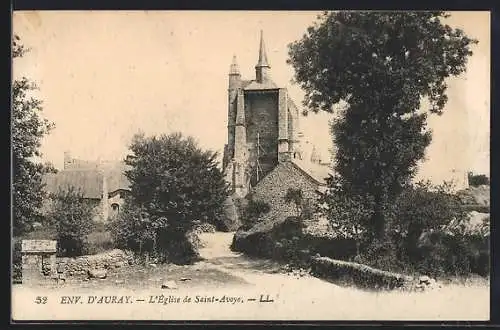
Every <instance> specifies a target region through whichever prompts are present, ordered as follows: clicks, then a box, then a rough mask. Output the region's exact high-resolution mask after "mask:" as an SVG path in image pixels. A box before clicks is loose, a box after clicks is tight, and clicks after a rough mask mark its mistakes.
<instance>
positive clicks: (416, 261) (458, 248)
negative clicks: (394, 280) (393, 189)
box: [357, 182, 489, 276]
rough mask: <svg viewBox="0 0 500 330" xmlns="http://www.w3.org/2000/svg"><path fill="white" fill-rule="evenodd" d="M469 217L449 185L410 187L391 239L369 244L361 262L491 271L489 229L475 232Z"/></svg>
mask: <svg viewBox="0 0 500 330" xmlns="http://www.w3.org/2000/svg"><path fill="white" fill-rule="evenodd" d="M468 220H469V219H468V214H467V213H466V210H465V209H464V208H463V207H462V204H461V202H460V199H459V197H458V196H457V195H456V194H454V193H453V192H452V191H451V185H450V184H448V183H444V184H442V185H439V186H432V185H431V184H430V183H429V182H419V183H416V184H414V185H411V186H407V187H406V188H405V189H404V191H403V193H402V194H401V195H400V196H398V198H397V200H396V202H395V204H394V206H393V208H392V210H391V216H390V218H389V225H388V229H387V235H386V238H387V239H386V240H385V241H384V242H377V243H376V244H372V245H370V246H369V247H368V248H367V249H366V250H365V251H362V253H361V255H359V256H358V258H357V261H359V262H363V263H367V264H369V265H371V266H374V267H378V268H381V269H390V270H395V271H404V272H417V273H424V274H428V275H431V276H443V275H467V274H469V273H471V272H474V273H478V274H480V275H486V274H487V269H489V268H488V267H489V265H488V259H489V249H488V244H489V239H488V237H487V235H486V231H478V232H470V231H469V230H468V229H467V222H468Z"/></svg>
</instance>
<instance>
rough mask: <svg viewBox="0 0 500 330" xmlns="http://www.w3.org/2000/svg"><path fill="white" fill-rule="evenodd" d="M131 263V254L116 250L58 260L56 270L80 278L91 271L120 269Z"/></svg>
mask: <svg viewBox="0 0 500 330" xmlns="http://www.w3.org/2000/svg"><path fill="white" fill-rule="evenodd" d="M130 263H132V255H131V254H129V253H126V252H124V251H122V250H118V249H115V250H111V251H108V252H105V253H100V254H95V255H87V256H81V257H76V258H57V260H56V268H57V272H58V273H63V274H66V275H68V276H78V275H86V274H87V273H88V271H90V270H101V269H113V268H120V267H125V266H128V265H129V264H130Z"/></svg>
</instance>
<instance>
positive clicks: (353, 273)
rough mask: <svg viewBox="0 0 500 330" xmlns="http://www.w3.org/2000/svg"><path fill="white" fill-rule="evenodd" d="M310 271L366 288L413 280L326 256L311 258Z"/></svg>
mask: <svg viewBox="0 0 500 330" xmlns="http://www.w3.org/2000/svg"><path fill="white" fill-rule="evenodd" d="M311 272H312V273H313V274H314V275H316V276H318V277H321V278H324V279H327V280H330V281H332V282H339V284H353V285H355V286H358V287H362V288H367V289H395V288H403V287H405V286H406V285H408V284H410V283H411V282H412V281H413V278H412V277H411V276H405V275H401V274H398V273H392V272H387V271H383V270H380V269H375V268H372V267H369V266H366V265H362V264H358V263H354V262H348V261H342V260H334V259H330V258H327V257H313V258H311Z"/></svg>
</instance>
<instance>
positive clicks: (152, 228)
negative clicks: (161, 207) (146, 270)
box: [107, 196, 168, 254]
mask: <svg viewBox="0 0 500 330" xmlns="http://www.w3.org/2000/svg"><path fill="white" fill-rule="evenodd" d="M167 225H168V224H167V223H166V219H165V218H161V217H160V218H158V219H154V220H153V219H151V216H150V215H149V214H148V213H147V212H146V211H145V209H144V208H140V207H138V206H137V205H136V203H134V201H133V199H132V197H130V196H127V197H126V198H125V203H124V205H123V207H122V209H121V211H120V213H119V214H118V216H117V217H116V218H115V219H113V220H112V221H110V222H109V223H108V224H107V229H108V230H109V232H110V233H111V237H112V238H113V242H114V244H115V245H116V247H118V248H120V249H127V250H131V251H134V252H137V253H138V254H144V253H149V254H153V253H154V252H155V245H156V242H155V240H156V230H157V229H159V228H162V227H166V226H167Z"/></svg>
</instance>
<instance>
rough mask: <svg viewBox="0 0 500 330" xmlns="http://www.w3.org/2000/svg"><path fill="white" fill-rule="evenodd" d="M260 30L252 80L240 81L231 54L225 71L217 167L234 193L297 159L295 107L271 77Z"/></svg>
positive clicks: (246, 189) (247, 189) (241, 193)
mask: <svg viewBox="0 0 500 330" xmlns="http://www.w3.org/2000/svg"><path fill="white" fill-rule="evenodd" d="M270 69H271V66H270V65H269V62H268V58H267V54H266V48H265V44H264V38H263V34H262V31H261V38H260V46H259V56H258V61H257V65H256V66H255V79H251V80H245V79H242V77H241V73H240V69H239V66H238V64H237V61H236V56H234V57H233V62H232V64H231V66H230V70H229V79H228V80H229V81H228V82H229V83H228V85H229V86H228V127H227V129H228V137H227V144H226V145H225V148H224V158H223V168H224V169H225V173H226V175H227V181H228V182H230V184H231V187H232V190H233V193H234V194H235V195H236V196H239V197H244V196H246V195H247V194H248V193H249V192H250V190H251V189H252V187H255V186H256V185H257V184H258V183H259V182H260V181H261V180H262V178H264V177H265V176H266V175H268V173H269V172H271V171H272V170H273V169H275V168H276V167H277V166H278V164H280V163H284V162H291V161H293V160H294V159H297V160H300V159H301V158H302V155H301V150H300V141H299V139H300V137H301V133H300V128H299V109H298V108H297V106H296V105H295V103H294V102H293V100H292V99H291V98H290V96H289V94H288V91H287V89H286V88H283V87H279V86H278V85H277V84H276V83H275V82H274V81H273V80H272V79H271V74H270Z"/></svg>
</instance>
